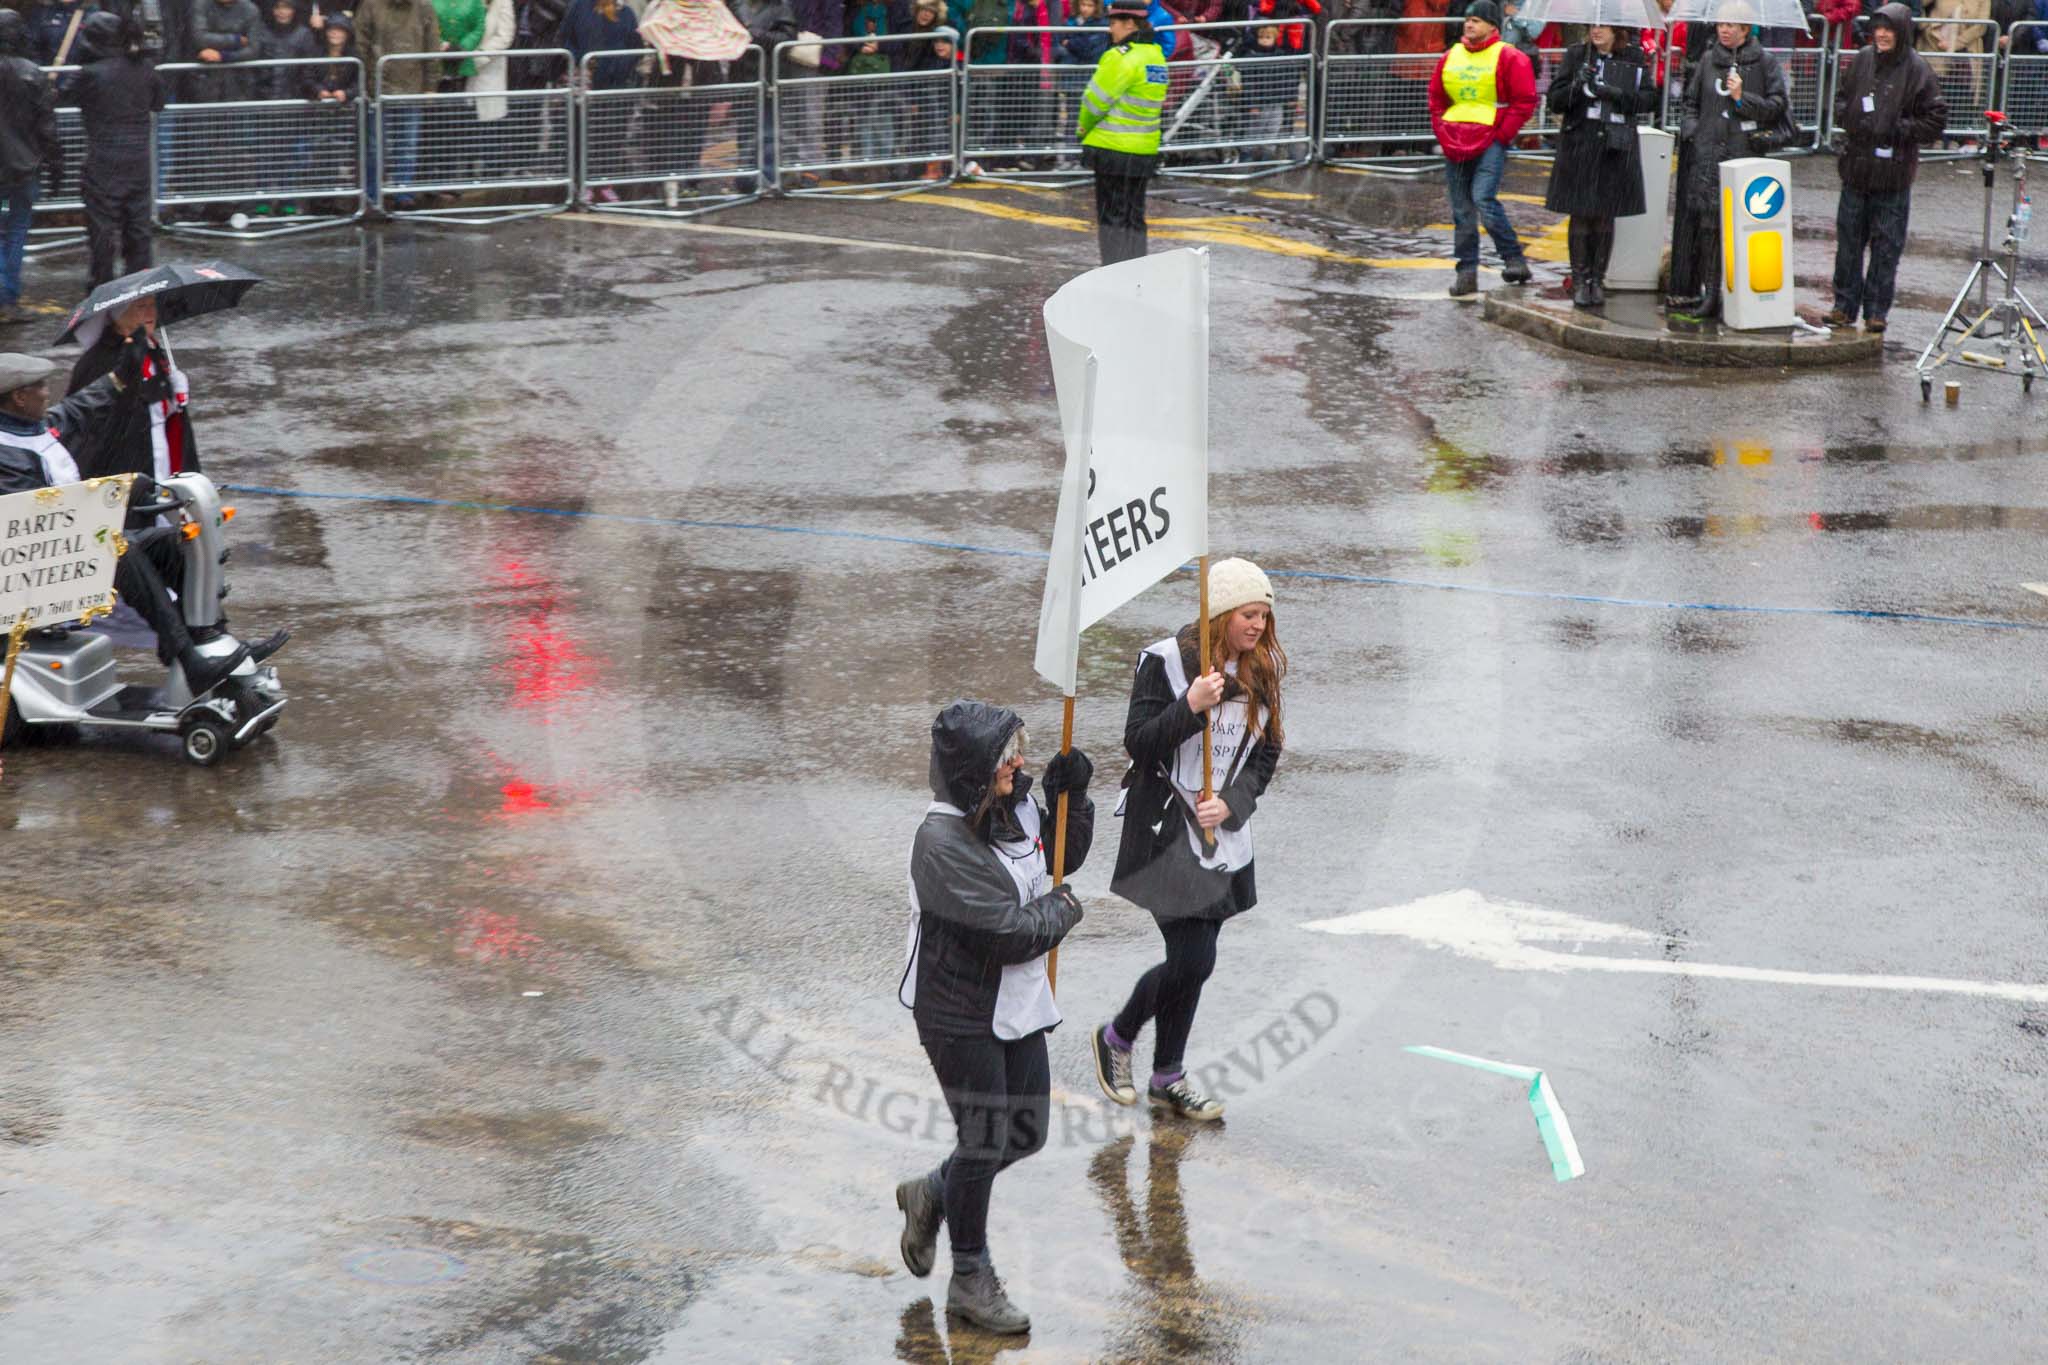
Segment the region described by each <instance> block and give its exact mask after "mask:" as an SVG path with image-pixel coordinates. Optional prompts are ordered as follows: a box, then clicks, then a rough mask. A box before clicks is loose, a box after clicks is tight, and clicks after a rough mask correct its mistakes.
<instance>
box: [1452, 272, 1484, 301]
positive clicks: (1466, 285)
mask: <svg viewBox="0 0 2048 1365" xmlns="http://www.w3.org/2000/svg"><path fill="white" fill-rule="evenodd" d="M1478 292H1479V267H1478V266H1476V265H1461V266H1459V267H1458V277H1457V278H1456V279H1454V280H1452V281H1451V297H1452V298H1454V299H1464V298H1470V297H1471V296H1472V295H1474V294H1476V293H1478Z"/></svg>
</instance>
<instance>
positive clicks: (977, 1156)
mask: <svg viewBox="0 0 2048 1365" xmlns="http://www.w3.org/2000/svg"><path fill="white" fill-rule="evenodd" d="M923 1042H924V1052H925V1056H927V1057H929V1058H931V1062H932V1070H933V1071H934V1072H936V1073H938V1077H939V1088H940V1089H941V1090H943V1091H944V1092H945V1095H946V1107H947V1108H948V1109H950V1110H951V1111H952V1113H953V1126H954V1128H955V1129H956V1130H957V1132H956V1136H955V1137H954V1140H953V1155H951V1156H949V1157H947V1158H946V1160H945V1163H944V1164H943V1165H941V1166H940V1167H939V1179H940V1182H941V1183H942V1184H943V1185H944V1186H945V1190H946V1231H947V1236H948V1237H949V1238H950V1240H951V1241H952V1244H953V1259H954V1260H955V1261H956V1262H957V1261H961V1260H964V1259H973V1258H977V1257H981V1256H985V1255H986V1254H987V1252H988V1201H989V1195H990V1194H991V1193H992V1192H993V1191H994V1189H995V1182H996V1175H997V1173H999V1172H1001V1171H1002V1170H1004V1169H1006V1168H1007V1167H1010V1166H1014V1165H1016V1164H1017V1163H1018V1162H1020V1161H1022V1160H1023V1159H1024V1158H1025V1157H1027V1156H1030V1155H1031V1154H1032V1153H1034V1152H1036V1151H1038V1150H1039V1149H1040V1148H1042V1147H1044V1146H1045V1140H1046V1137H1047V1136H1048V1133H1049V1130H1050V1127H1051V1124H1052V1069H1051V1066H1050V1065H1049V1064H1048V1063H1047V1061H1046V1055H1045V1033H1044V1032H1043V1031H1042V1030H1041V1031H1040V1032H1037V1033H1034V1034H1032V1035H1031V1036H1030V1037H1028V1038H1019V1039H1017V1040H1016V1041H1015V1042H1005V1041H1004V1040H1003V1039H1001V1038H996V1037H987V1038H927V1039H924V1040H923Z"/></svg>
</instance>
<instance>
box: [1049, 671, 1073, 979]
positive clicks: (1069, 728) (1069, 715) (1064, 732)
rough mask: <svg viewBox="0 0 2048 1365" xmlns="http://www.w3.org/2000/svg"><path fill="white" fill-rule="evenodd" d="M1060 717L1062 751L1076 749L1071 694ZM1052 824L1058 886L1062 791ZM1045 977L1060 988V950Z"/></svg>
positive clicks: (1062, 863) (1063, 864)
mask: <svg viewBox="0 0 2048 1365" xmlns="http://www.w3.org/2000/svg"><path fill="white" fill-rule="evenodd" d="M1062 709H1063V711H1064V714H1063V715H1062V716H1061V717H1060V752H1061V753H1063V754H1068V753H1072V752H1073V751H1074V699H1073V697H1072V696H1071V695H1070V696H1068V697H1067V698H1066V704H1065V706H1064V707H1063V708H1062ZM1052 818H1053V826H1052V884H1053V885H1054V886H1058V885H1059V884H1060V883H1061V882H1064V881H1065V880H1066V879H1067V793H1065V792H1061V793H1060V799H1059V803H1058V809H1057V810H1055V811H1054V812H1053V817H1052ZM1045 979H1046V982H1047V984H1049V985H1050V986H1051V987H1052V989H1053V990H1054V991H1055V992H1057V991H1058V990H1059V988H1060V950H1059V949H1058V948H1054V949H1053V950H1052V951H1051V952H1050V953H1048V954H1047V955H1046V959H1045Z"/></svg>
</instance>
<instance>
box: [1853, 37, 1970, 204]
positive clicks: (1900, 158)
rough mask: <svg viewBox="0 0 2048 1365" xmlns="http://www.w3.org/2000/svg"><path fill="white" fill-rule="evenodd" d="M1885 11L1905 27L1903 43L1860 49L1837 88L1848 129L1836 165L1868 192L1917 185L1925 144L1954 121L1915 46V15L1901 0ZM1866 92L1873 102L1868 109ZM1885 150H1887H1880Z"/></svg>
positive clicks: (1855, 186) (1939, 87) (1886, 192)
mask: <svg viewBox="0 0 2048 1365" xmlns="http://www.w3.org/2000/svg"><path fill="white" fill-rule="evenodd" d="M1879 12H1880V13H1882V14H1884V15H1885V17H1886V18H1887V19H1889V20H1891V22H1892V25H1893V26H1894V27H1895V28H1897V29H1899V30H1901V35H1900V38H1899V43H1898V46H1897V47H1894V48H1893V49H1892V50H1891V51H1890V52H1888V53H1885V54H1883V55H1882V56H1880V55H1879V53H1878V51H1877V49H1876V48H1875V47H1864V48H1861V49H1859V50H1858V51H1857V53H1856V56H1855V57H1854V58H1853V59H1852V60H1851V61H1850V63H1849V65H1848V67H1847V69H1845V70H1844V71H1843V72H1842V76H1841V80H1840V82H1839V85H1838V87H1837V89H1836V90H1835V127H1837V128H1839V129H1841V130H1842V133H1843V135H1844V141H1843V144H1842V155H1841V157H1840V159H1839V160H1838V161H1837V162H1836V169H1837V170H1838V171H1839V172H1840V174H1841V177H1842V184H1843V185H1844V186H1846V187H1847V188H1849V189H1852V190H1860V191H1862V192H1863V193H1865V194H1888V193H1891V192H1892V191H1895V190H1903V189H1906V188H1907V187H1909V186H1910V185H1912V183H1913V176H1914V174H1915V173H1916V172H1917V171H1918V170H1919V168H1920V147H1921V144H1923V143H1927V142H1932V141H1934V140H1935V139H1936V138H1938V137H1940V136H1941V130H1942V129H1943V128H1945V127H1947V126H1948V103H1947V101H1945V100H1944V99H1942V97H1941V82H1940V81H1939V80H1937V79H1936V78H1935V75H1934V71H1933V69H1932V68H1930V67H1929V66H1928V65H1927V61H1926V59H1925V58H1923V57H1922V56H1921V55H1920V54H1919V53H1917V52H1915V51H1914V50H1913V19H1912V16H1911V15H1910V14H1908V13H1907V12H1906V7H1905V6H1904V5H1899V4H1891V5H1886V6H1885V7H1884V9H1883V10H1881V11H1879ZM1866 96H1868V97H1869V100H1870V103H1871V106H1872V107H1871V109H1870V110H1869V111H1868V112H1865V110H1864V108H1863V103H1864V99H1865V97H1866ZM1880 151H1882V152H1884V153H1886V155H1883V156H1879V155H1878V153H1879V152H1880Z"/></svg>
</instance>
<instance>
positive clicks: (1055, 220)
mask: <svg viewBox="0 0 2048 1365" xmlns="http://www.w3.org/2000/svg"><path fill="white" fill-rule="evenodd" d="M903 202H904V203H907V204H938V205H941V206H943V207H945V208H953V209H962V210H965V211H966V212H968V213H979V214H985V215H986V216H988V217H990V218H1002V219H1006V220H1008V221H1010V222H1013V223H1031V224H1033V225H1035V226H1037V227H1046V228H1056V229H1058V230H1059V231H1062V232H1088V233H1092V232H1094V231H1095V224H1094V223H1092V222H1090V221H1088V220H1087V219H1085V218H1072V217H1067V216H1064V215H1060V214H1051V213H1038V212H1035V211H1033V210H1031V209H1024V208H1017V207H1016V206H1014V205H1011V204H992V203H989V202H987V201H985V200H977V199H959V198H952V197H949V196H947V195H944V194H920V195H917V196H915V197H913V198H910V199H906V200H904V201H903ZM1147 226H1148V227H1149V228H1150V229H1151V234H1152V235H1153V236H1154V237H1157V238H1160V239H1161V240H1163V241H1169V242H1207V243H1210V244H1211V245H1214V246H1236V247H1243V248H1245V249H1246V250H1248V251H1264V252H1268V253H1270V254H1272V255H1275V256H1296V257H1300V258H1303V259H1307V260H1317V261H1335V262H1337V263H1338V264H1341V265H1366V266H1377V267H1380V268H1382V269H1387V270H1443V269H1448V268H1449V263H1448V262H1445V261H1433V260H1432V261H1422V260H1411V259H1408V258H1406V257H1373V256H1347V255H1345V254H1344V253H1343V252H1340V251H1332V250H1331V249H1330V248H1328V247H1326V246H1320V245H1318V244H1316V243H1314V242H1303V241H1296V240H1295V239H1293V238H1290V237H1279V236H1275V235H1273V234H1272V233H1270V232H1266V231H1264V230H1262V229H1261V228H1259V227H1258V226H1257V225H1256V224H1255V223H1254V222H1253V221H1252V220H1248V219H1244V218H1238V217H1234V216H1231V215H1228V214H1225V215H1222V216H1213V217H1212V216H1204V217H1180V218H1150V219H1148V220H1147Z"/></svg>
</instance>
